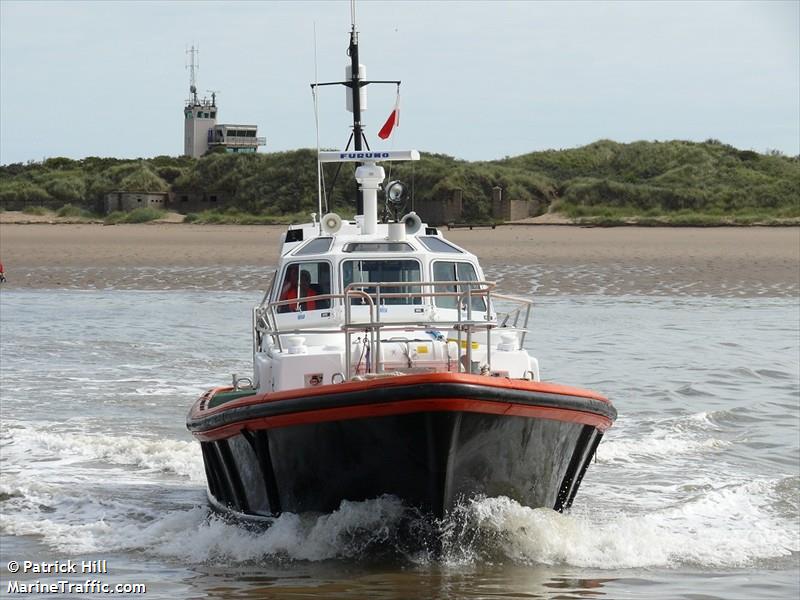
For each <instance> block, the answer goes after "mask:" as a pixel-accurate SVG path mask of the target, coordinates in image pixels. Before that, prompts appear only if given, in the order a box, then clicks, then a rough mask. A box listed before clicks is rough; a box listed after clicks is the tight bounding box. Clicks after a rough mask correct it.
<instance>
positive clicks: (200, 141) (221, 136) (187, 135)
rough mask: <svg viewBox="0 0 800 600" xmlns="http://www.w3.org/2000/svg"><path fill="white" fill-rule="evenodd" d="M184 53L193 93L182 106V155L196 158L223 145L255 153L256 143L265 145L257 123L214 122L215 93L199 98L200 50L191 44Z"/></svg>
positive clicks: (230, 150) (215, 113) (231, 150)
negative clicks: (222, 123)
mask: <svg viewBox="0 0 800 600" xmlns="http://www.w3.org/2000/svg"><path fill="white" fill-rule="evenodd" d="M187 53H188V54H189V55H190V60H189V64H188V65H187V68H188V69H189V92H190V93H191V95H192V96H191V98H190V99H189V100H187V101H186V105H185V106H184V108H183V154H184V155H185V156H193V157H195V158H198V157H200V156H203V155H204V154H205V153H206V152H208V149H209V148H213V147H222V148H225V151H226V152H256V151H257V150H258V147H259V146H264V145H266V142H267V141H266V138H263V137H258V126H257V125H228V124H224V125H217V111H218V107H217V92H211V100H210V101H209V100H208V98H202V99H200V98H198V96H197V70H198V69H199V64H198V61H197V55H198V53H199V50H198V49H197V48H195V47H194V46H192V47H191V49H190V50H188V51H187Z"/></svg>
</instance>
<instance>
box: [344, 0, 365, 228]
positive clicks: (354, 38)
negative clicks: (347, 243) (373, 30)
mask: <svg viewBox="0 0 800 600" xmlns="http://www.w3.org/2000/svg"><path fill="white" fill-rule="evenodd" d="M350 20H351V25H352V27H351V29H350V46H348V48H347V54H348V55H349V56H350V86H349V87H350V94H351V95H352V98H353V147H354V148H355V149H356V150H357V151H358V150H361V149H362V147H361V140H362V138H363V136H364V132H363V127H362V125H361V77H360V75H361V73H359V70H360V69H359V68H360V65H359V62H358V31H357V30H356V3H355V0H351V1H350ZM357 188H358V191H357V196H356V214H357V215H363V214H364V195H363V194H362V193H361V188H360V187H358V186H357Z"/></svg>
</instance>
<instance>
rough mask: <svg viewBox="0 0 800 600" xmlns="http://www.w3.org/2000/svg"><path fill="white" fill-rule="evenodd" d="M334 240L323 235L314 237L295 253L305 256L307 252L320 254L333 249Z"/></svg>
mask: <svg viewBox="0 0 800 600" xmlns="http://www.w3.org/2000/svg"><path fill="white" fill-rule="evenodd" d="M332 242H333V238H329V237H321V238H314V239H313V240H311V241H310V242H308V243H307V244H306V245H305V246H303V247H302V248H300V249H299V250H298V251H297V252H295V253H294V255H295V256H304V255H307V254H320V253H322V252H327V251H328V250H330V249H331V243H332Z"/></svg>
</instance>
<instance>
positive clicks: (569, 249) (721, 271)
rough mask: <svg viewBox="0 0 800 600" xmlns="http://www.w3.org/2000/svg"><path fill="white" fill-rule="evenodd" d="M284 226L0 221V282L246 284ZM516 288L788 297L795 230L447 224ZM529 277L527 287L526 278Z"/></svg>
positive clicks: (260, 277)
mask: <svg viewBox="0 0 800 600" xmlns="http://www.w3.org/2000/svg"><path fill="white" fill-rule="evenodd" d="M283 231H284V227H282V226H229V225H188V224H176V223H151V224H141V225H114V226H104V225H101V224H56V225H53V224H10V223H5V224H0V260H2V261H3V263H4V265H5V269H6V274H7V276H8V282H7V283H6V284H4V288H5V289H13V288H29V289H30V288H34V289H49V288H70V289H76V288H77V289H107V288H117V289H183V288H192V289H194V288H209V289H239V290H241V289H253V290H258V289H262V288H263V287H264V282H265V280H266V279H268V277H269V274H270V272H271V269H272V268H273V267H274V265H275V264H276V256H277V251H278V241H279V239H280V235H281V233H282V232H283ZM445 235H446V236H447V237H448V239H450V240H452V241H454V242H455V243H457V244H459V245H461V246H463V247H465V248H467V249H468V250H470V251H472V252H474V253H475V254H477V255H478V256H479V257H480V259H481V261H482V264H483V265H484V267H485V270H486V274H487V277H489V278H491V279H494V280H497V281H498V282H499V283H500V284H501V285H502V286H503V287H504V288H506V289H508V290H509V291H513V292H516V293H526V294H527V293H536V294H583V293H604V294H658V295H665V294H666V295H671V294H678V295H680V294H691V295H710V296H743V297H755V296H768V297H769V296H781V297H785V296H793V295H794V296H796V295H797V294H798V291H799V290H800V228H797V227H779V228H760V227H753V228H728V227H720V228H639V227H617V228H582V227H566V226H535V227H531V226H503V227H498V228H497V229H474V230H469V229H457V230H453V231H446V230H445ZM531 280H533V281H535V284H533V286H531V284H530V281H531Z"/></svg>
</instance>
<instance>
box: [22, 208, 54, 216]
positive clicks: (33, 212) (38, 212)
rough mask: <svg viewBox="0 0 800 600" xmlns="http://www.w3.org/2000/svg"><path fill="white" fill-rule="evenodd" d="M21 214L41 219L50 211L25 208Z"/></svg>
mask: <svg viewBox="0 0 800 600" xmlns="http://www.w3.org/2000/svg"><path fill="white" fill-rule="evenodd" d="M22 212H23V213H24V214H26V215H36V216H39V217H41V216H44V215H46V214H48V213H49V212H50V211H49V210H47V209H46V208H42V207H41V206H26V207H25V208H23V209H22Z"/></svg>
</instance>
